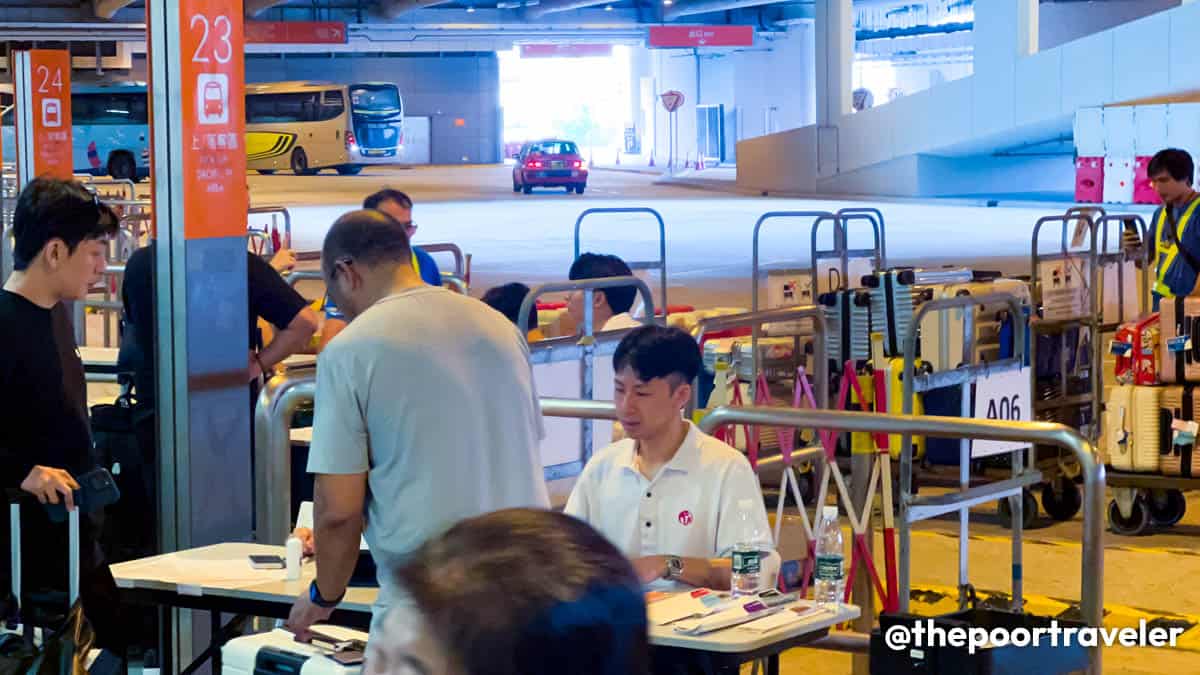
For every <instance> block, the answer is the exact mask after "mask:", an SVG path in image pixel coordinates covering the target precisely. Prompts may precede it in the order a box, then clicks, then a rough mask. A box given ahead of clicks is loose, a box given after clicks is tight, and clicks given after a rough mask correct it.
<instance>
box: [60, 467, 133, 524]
mask: <svg viewBox="0 0 1200 675" xmlns="http://www.w3.org/2000/svg"><path fill="white" fill-rule="evenodd" d="M76 482H78V483H79V489H78V490H75V491H74V492H73V493H72V497H73V498H74V500H75V508H76V509H78V510H79V512H80V513H95V512H96V511H99V510H101V509H104V508H105V507H108V506H111V505H113V504H115V503H117V501H118V500H119V499H121V491H120V490H119V489H117V483H116V481H114V480H113V477H112V474H110V473H109V472H108V469H105V468H103V467H99V468H96V469H92V470H91V471H89V472H87V473H85V474H83V475H82V476H79V477H78V478H76ZM46 512H47V513H48V514H49V516H50V520H51V521H52V522H55V523H64V522H66V520H67V505H66V503H65V502H64V501H63V499H62V495H59V502H58V503H57V504H47V505H46Z"/></svg>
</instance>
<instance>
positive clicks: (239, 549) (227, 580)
mask: <svg viewBox="0 0 1200 675" xmlns="http://www.w3.org/2000/svg"><path fill="white" fill-rule="evenodd" d="M250 555H284V548H283V547H282V546H266V545H263V544H216V545H214V546H205V547H203V548H196V549H190V550H187V551H180V552H178V553H167V554H164V555H160V556H154V557H152V558H142V559H141V560H132V561H130V562H125V563H120V564H117V565H113V566H112V567H111V569H112V575H113V578H114V579H116V582H117V587H118V588H129V589H145V590H156V591H168V592H175V593H178V594H179V595H192V596H201V595H205V596H216V597H226V598H234V599H239V600H254V601H259V602H276V603H280V604H287V605H291V603H292V602H293V601H295V599H296V597H297V596H299V595H300V594H301V593H303V592H305V591H306V590H307V589H308V584H309V583H310V582H311V581H312V579H313V578H314V576H315V575H316V567H315V566H314V565H312V564H306V565H305V566H304V569H303V571H302V573H301V575H300V577H301V578H300V580H299V581H286V580H285V579H284V572H283V571H282V570H256V569H253V568H252V567H250V562H249V560H248V557H249V556H250ZM378 593H379V591H378V589H375V588H350V589H348V590H347V591H346V598H345V600H343V601H342V604H341V605H339V606H338V608H339V609H342V610H345V611H348V612H364V613H369V612H370V611H371V605H372V604H373V603H374V602H375V597H376V596H377V595H378ZM858 616H859V609H858V607H856V606H854V605H843V606H842V607H841V609H840V611H838V612H836V613H830V612H823V613H820V614H816V615H813V616H810V617H805V618H803V619H801V620H800V621H795V622H792V623H790V624H787V625H785V626H781V627H779V628H777V629H774V630H771V631H767V632H757V631H751V630H747V629H744V628H739V627H736V626H735V627H733V628H726V629H724V630H719V631H713V632H712V633H706V634H704V635H683V634H680V633H677V632H676V631H675V630H674V629H673V628H672V627H671V626H669V625H668V626H651V627H650V643H651V644H652V645H655V646H659V647H677V648H681V649H693V650H697V651H706V652H719V653H728V654H736V653H742V652H751V651H755V650H759V649H763V648H765V647H769V646H770V645H773V644H776V643H778V642H783V641H786V640H792V639H795V638H798V637H801V636H803V635H806V634H808V633H813V632H816V631H820V630H824V629H827V628H829V627H831V626H834V625H837V624H839V623H844V622H846V621H851V620H853V619H856V618H858Z"/></svg>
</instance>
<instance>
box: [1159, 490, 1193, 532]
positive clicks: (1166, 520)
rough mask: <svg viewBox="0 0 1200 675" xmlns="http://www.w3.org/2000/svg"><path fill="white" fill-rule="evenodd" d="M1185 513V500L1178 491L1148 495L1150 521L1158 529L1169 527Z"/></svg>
mask: <svg viewBox="0 0 1200 675" xmlns="http://www.w3.org/2000/svg"><path fill="white" fill-rule="evenodd" d="M1186 511H1187V499H1186V498H1185V497H1184V496H1183V492H1182V491H1180V490H1164V491H1162V492H1159V491H1155V492H1153V493H1151V495H1150V520H1151V521H1152V522H1153V523H1154V524H1155V525H1156V526H1158V527H1170V526H1172V525H1174V524H1175V523H1178V522H1179V521H1180V520H1183V514H1184V513H1185V512H1186Z"/></svg>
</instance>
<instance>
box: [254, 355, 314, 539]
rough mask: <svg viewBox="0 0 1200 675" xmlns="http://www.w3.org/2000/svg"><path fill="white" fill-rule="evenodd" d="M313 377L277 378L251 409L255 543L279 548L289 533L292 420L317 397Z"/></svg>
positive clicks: (268, 382)
mask: <svg viewBox="0 0 1200 675" xmlns="http://www.w3.org/2000/svg"><path fill="white" fill-rule="evenodd" d="M316 393H317V380H316V376H314V375H306V376H303V377H289V376H287V375H276V376H275V377H273V378H271V379H270V380H268V381H267V383H266V385H264V386H263V388H262V392H260V393H259V395H258V404H257V405H256V406H255V408H254V454H255V455H256V456H257V457H256V458H255V462H254V539H255V541H257V542H258V543H260V544H276V545H282V544H284V543H285V542H286V541H287V538H288V535H289V534H290V533H291V531H292V530H291V519H292V516H291V503H292V437H291V431H292V418H293V416H294V415H295V414H296V410H298V409H299V408H300V406H302V405H306V404H311V403H312V402H313V401H314V400H315V397H316Z"/></svg>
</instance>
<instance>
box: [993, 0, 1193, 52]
mask: <svg viewBox="0 0 1200 675" xmlns="http://www.w3.org/2000/svg"><path fill="white" fill-rule="evenodd" d="M977 4H978V3H977ZM1180 4H1181V0H1105V2H1050V3H1043V4H1042V6H1041V10H1040V12H1039V16H1038V33H1039V37H1038V46H1039V48H1040V49H1042V50H1046V49H1053V48H1055V47H1058V46H1060V45H1064V44H1066V43H1068V42H1071V41H1072V40H1078V39H1079V38H1082V37H1087V36H1088V35H1093V34H1095V33H1099V32H1100V31H1103V30H1108V29H1109V28H1114V27H1116V26H1120V25H1121V24H1124V23H1129V22H1130V21H1135V20H1137V19H1140V18H1142V17H1145V16H1149V15H1151V14H1156V13H1158V12H1161V11H1164V10H1168V9H1173V8H1175V7H1178V6H1179V5H1180Z"/></svg>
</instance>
